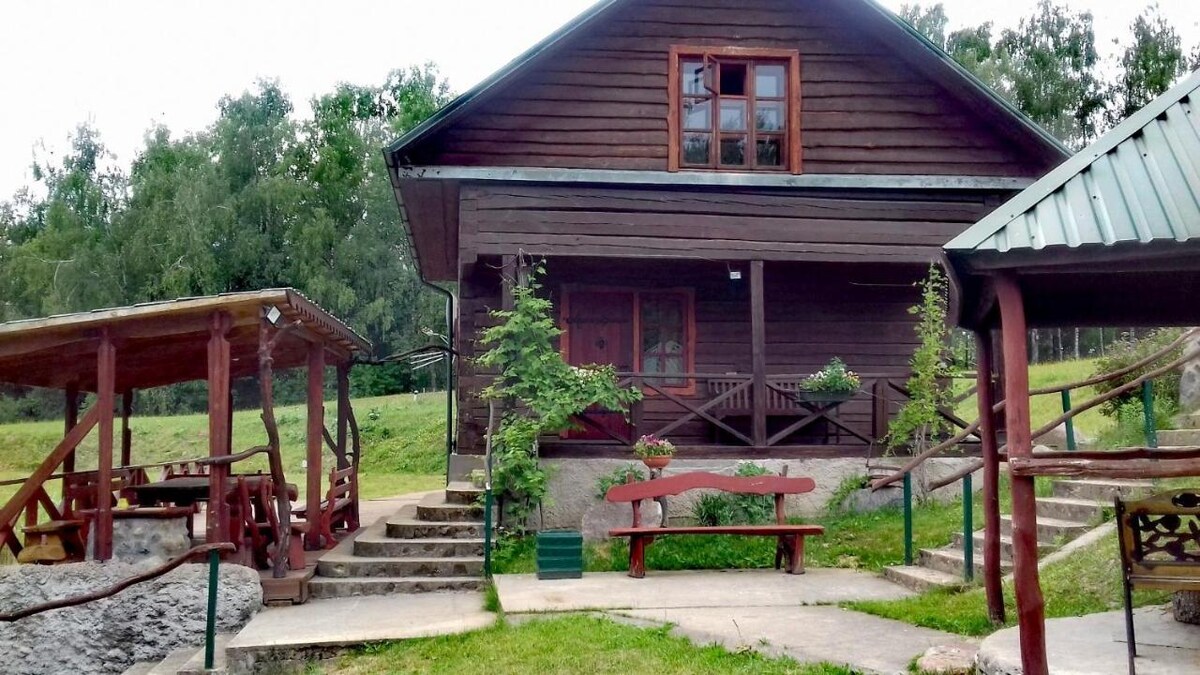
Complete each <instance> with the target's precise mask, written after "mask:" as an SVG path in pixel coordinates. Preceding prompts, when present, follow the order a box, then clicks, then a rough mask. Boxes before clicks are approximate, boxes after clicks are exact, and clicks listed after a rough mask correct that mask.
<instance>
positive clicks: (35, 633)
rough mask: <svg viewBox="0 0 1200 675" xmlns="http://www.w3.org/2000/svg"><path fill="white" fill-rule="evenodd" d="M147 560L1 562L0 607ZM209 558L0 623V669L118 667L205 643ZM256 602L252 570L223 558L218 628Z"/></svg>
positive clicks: (64, 592) (96, 585)
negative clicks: (106, 594) (92, 598)
mask: <svg viewBox="0 0 1200 675" xmlns="http://www.w3.org/2000/svg"><path fill="white" fill-rule="evenodd" d="M146 567H147V565H142V566H138V565H131V564H128V563H122V562H108V563H94V562H87V563H78V564H73V565H56V566H52V567H42V566H37V565H10V566H4V567H0V612H8V611H13V610H17V609H22V608H25V607H29V606H31V605H36V604H40V603H42V602H46V601H48V600H53V599H57V598H65V597H73V596H76V595H80V594H82V593H86V592H89V591H95V590H98V589H101V588H105V587H107V586H110V585H112V584H114V583H116V582H118V581H121V580H123V579H127V578H129V577H131V576H134V575H135V574H137V573H138V572H140V571H142V570H144V569H146ZM207 603H208V565H206V564H204V565H202V564H189V565H184V566H182V567H180V568H179V569H176V570H174V571H172V572H170V573H168V574H166V575H164V576H162V577H159V578H157V579H153V580H151V581H147V582H145V583H142V584H138V585H136V586H133V587H131V588H128V589H126V590H125V591H122V592H121V593H118V594H117V595H115V596H113V597H111V598H106V599H104V600H97V601H96V602H92V603H89V604H86V605H82V606H79V607H70V608H66V609H58V610H54V611H50V612H46V613H44V614H39V615H36V616H31V617H29V618H27V619H22V620H21V621H16V622H13V623H0V664H2V666H0V671H2V672H3V673H5V675H35V674H41V673H121V672H124V670H125V669H126V668H128V667H129V666H131V665H133V664H134V663H137V662H139V661H158V660H161V659H162V658H163V657H165V656H166V655H167V653H168V652H171V651H172V650H175V649H179V648H182V647H188V646H196V647H199V646H201V645H202V644H203V643H204V622H205V612H206V607H207ZM261 607H262V586H261V584H260V582H259V579H258V573H257V572H255V571H254V570H252V569H249V568H247V567H242V566H241V565H222V566H221V576H220V584H219V586H218V595H217V631H218V632H222V633H230V632H236V631H238V630H240V629H241V627H242V626H244V625H246V623H247V622H249V620H250V618H251V617H252V616H253V615H254V614H255V612H257V611H258V610H259V609H260V608H261Z"/></svg>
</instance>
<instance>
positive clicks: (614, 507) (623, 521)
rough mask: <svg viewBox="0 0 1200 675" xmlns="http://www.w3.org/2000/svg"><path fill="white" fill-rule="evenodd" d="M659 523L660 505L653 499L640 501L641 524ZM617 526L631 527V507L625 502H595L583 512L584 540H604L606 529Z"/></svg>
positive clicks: (606, 537)
mask: <svg viewBox="0 0 1200 675" xmlns="http://www.w3.org/2000/svg"><path fill="white" fill-rule="evenodd" d="M661 523H662V506H661V505H660V504H659V503H658V502H655V501H644V502H642V526H643V527H655V526H658V525H660V524H661ZM619 527H633V507H631V506H630V505H629V504H627V503H622V504H614V503H612V502H597V503H596V504H594V505H592V506H591V507H590V508H588V510H587V511H586V512H584V514H583V540H584V541H606V540H607V539H608V531H609V530H613V529H616V528H619Z"/></svg>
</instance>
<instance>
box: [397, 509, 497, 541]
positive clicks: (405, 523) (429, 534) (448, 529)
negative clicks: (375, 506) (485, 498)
mask: <svg viewBox="0 0 1200 675" xmlns="http://www.w3.org/2000/svg"><path fill="white" fill-rule="evenodd" d="M385 533H386V534H387V536H388V537H391V538H392V539H427V538H432V539H482V538H483V523H482V522H472V521H465V522H464V521H460V522H433V521H427V520H417V519H416V518H406V517H404V516H403V515H400V516H392V517H391V518H389V519H388V521H387V525H386V528H385Z"/></svg>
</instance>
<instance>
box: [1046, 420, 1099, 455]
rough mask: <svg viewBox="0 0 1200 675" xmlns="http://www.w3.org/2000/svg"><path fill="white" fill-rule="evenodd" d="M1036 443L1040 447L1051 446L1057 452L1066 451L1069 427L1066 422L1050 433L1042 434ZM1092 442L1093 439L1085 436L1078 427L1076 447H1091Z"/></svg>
mask: <svg viewBox="0 0 1200 675" xmlns="http://www.w3.org/2000/svg"><path fill="white" fill-rule="evenodd" d="M1034 442H1036V443H1038V444H1040V445H1047V446H1050V447H1052V448H1054V449H1056V450H1066V449H1067V425H1066V423H1065V422H1064V423H1063V424H1060V425H1058V426H1056V427H1054V428H1053V429H1051V430H1050V431H1049V432H1047V433H1045V434H1042V435H1041V436H1038V437H1037V438H1035V439H1034ZM1091 442H1092V439H1090V438H1088V437H1087V436H1085V435H1084V434H1083V432H1081V431H1079V428H1078V427H1076V428H1075V445H1076V447H1079V448H1082V447H1084V446H1087V445H1090V444H1091Z"/></svg>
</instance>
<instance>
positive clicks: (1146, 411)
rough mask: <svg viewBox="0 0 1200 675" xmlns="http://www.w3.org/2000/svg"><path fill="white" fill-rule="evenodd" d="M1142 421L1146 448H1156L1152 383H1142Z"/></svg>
mask: <svg viewBox="0 0 1200 675" xmlns="http://www.w3.org/2000/svg"><path fill="white" fill-rule="evenodd" d="M1142 419H1144V420H1145V423H1146V447H1147V448H1157V447H1158V425H1157V424H1156V423H1155V421H1154V382H1151V381H1150V380H1146V381H1145V382H1143V383H1142Z"/></svg>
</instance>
